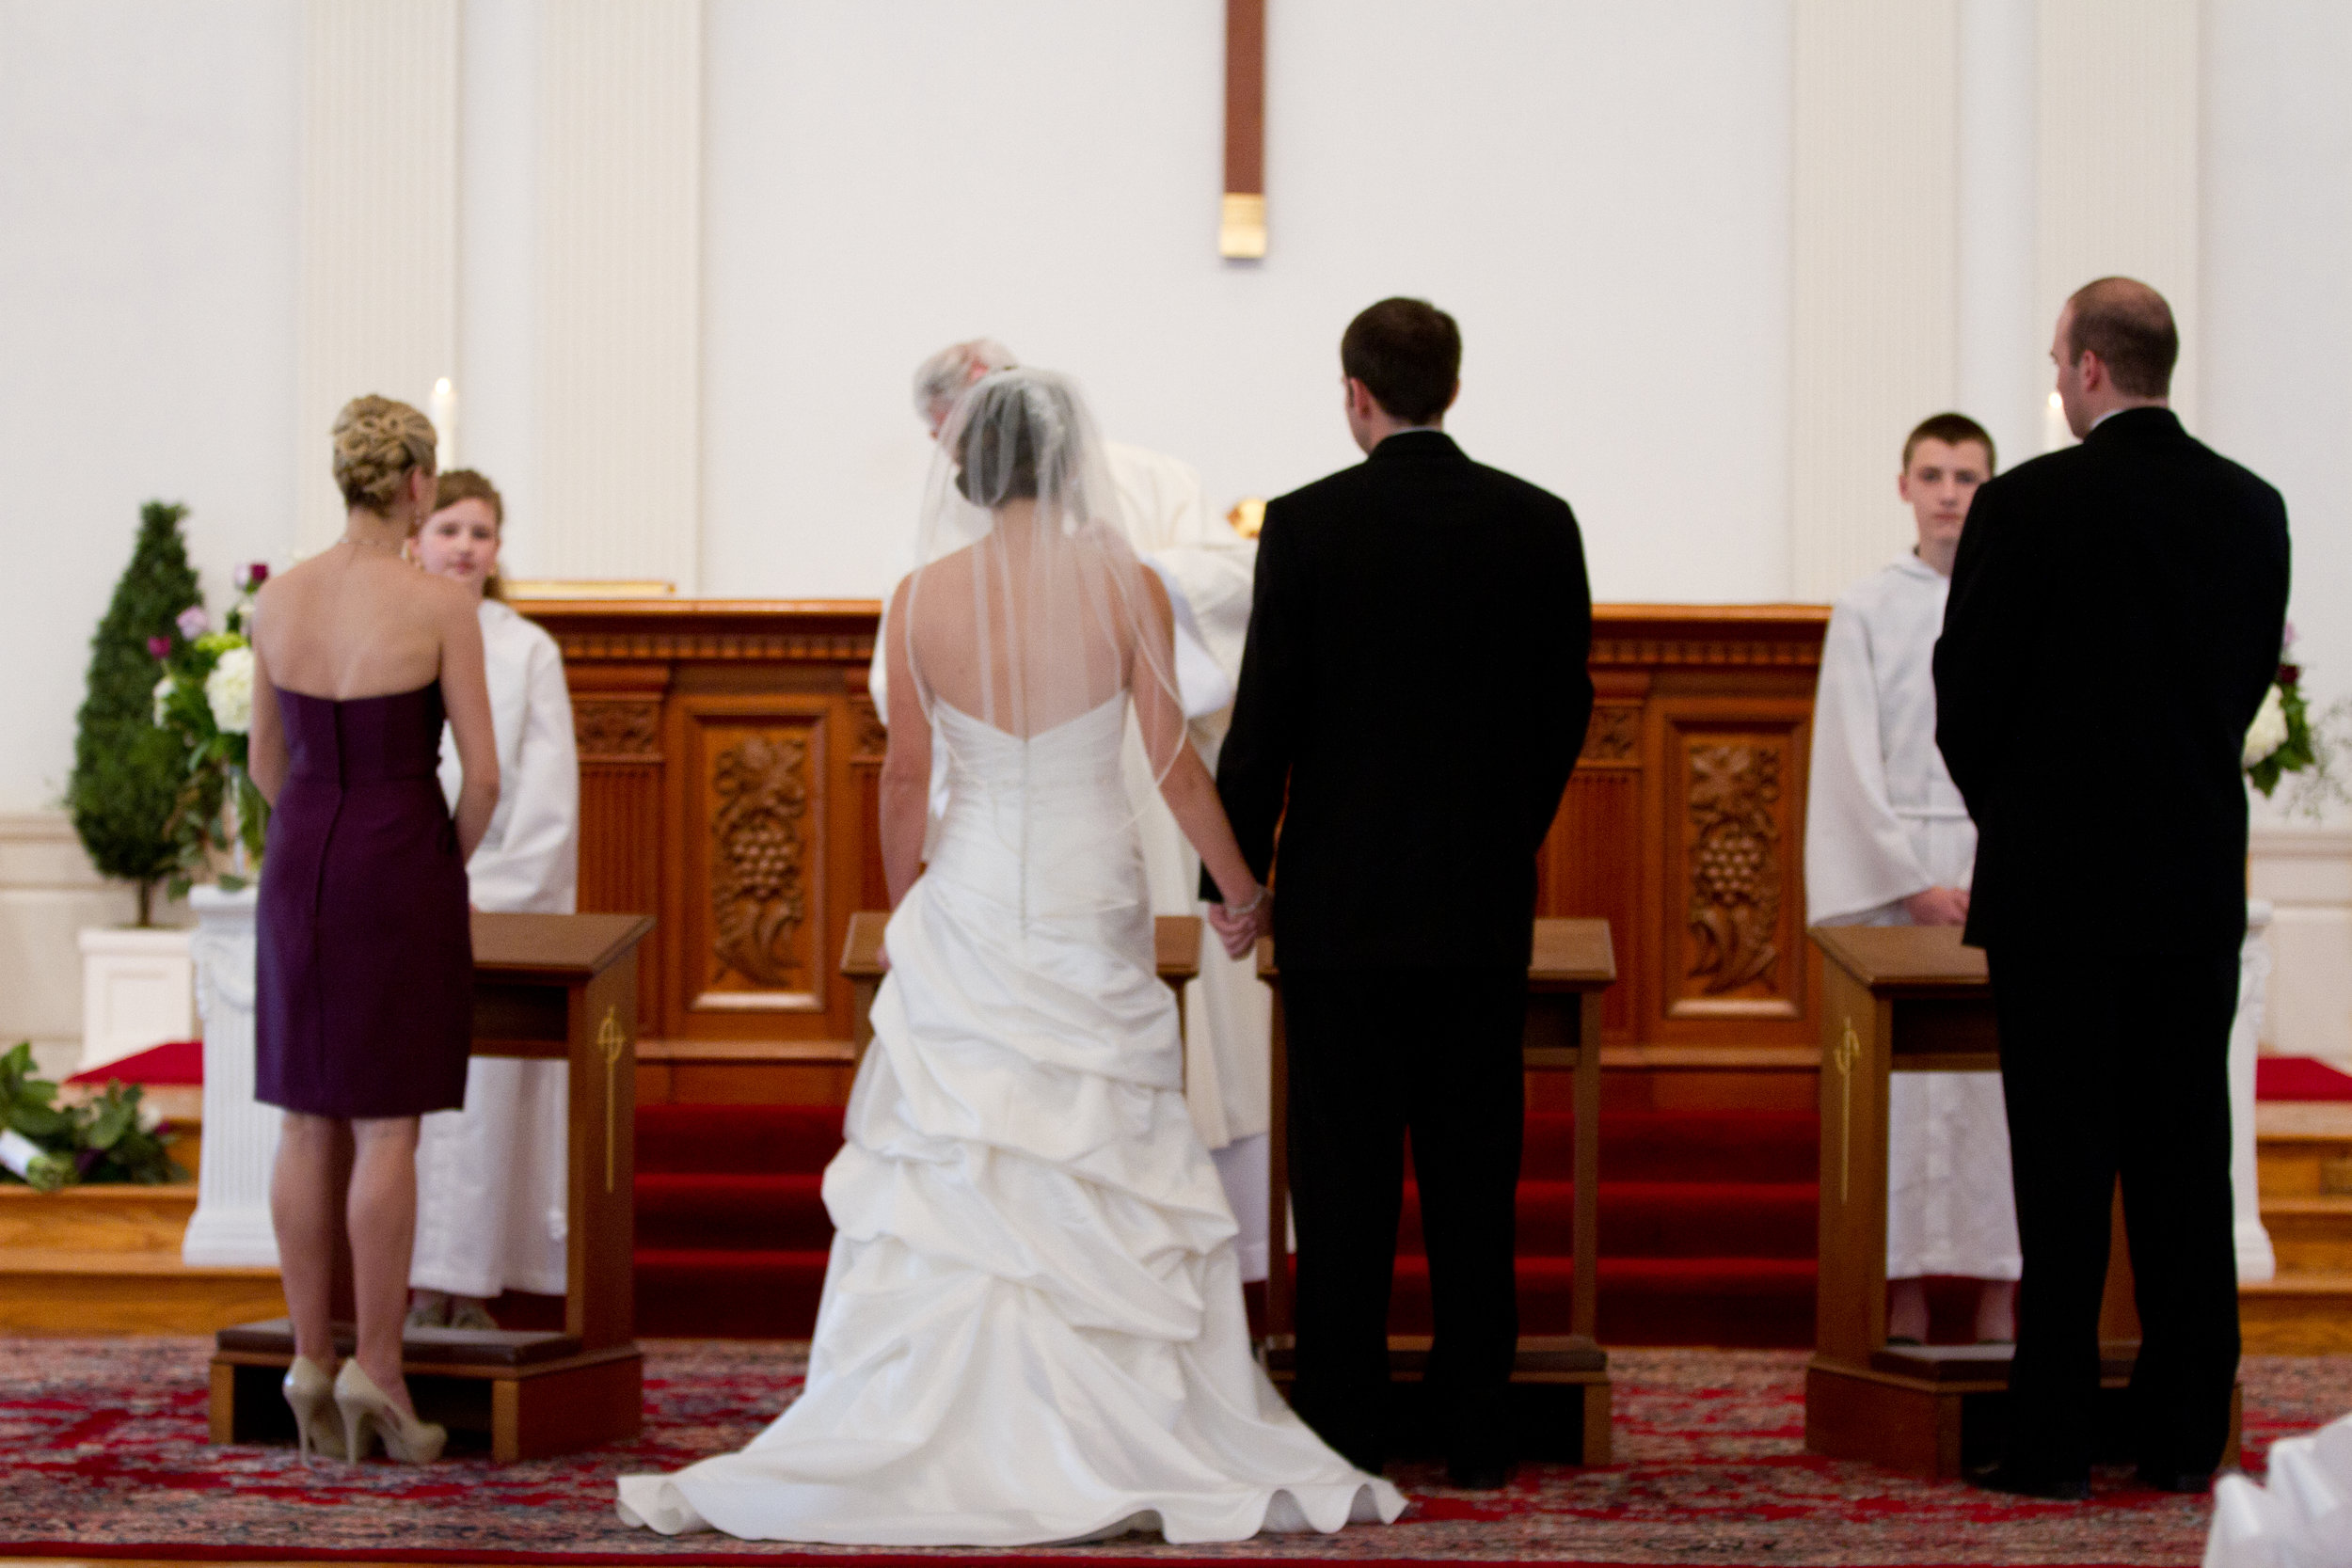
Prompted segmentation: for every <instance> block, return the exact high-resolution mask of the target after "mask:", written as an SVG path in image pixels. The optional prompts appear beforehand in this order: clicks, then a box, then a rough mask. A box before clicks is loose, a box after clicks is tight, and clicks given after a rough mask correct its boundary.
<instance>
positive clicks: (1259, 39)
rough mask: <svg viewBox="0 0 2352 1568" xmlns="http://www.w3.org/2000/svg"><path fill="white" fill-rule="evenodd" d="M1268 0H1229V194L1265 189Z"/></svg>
mask: <svg viewBox="0 0 2352 1568" xmlns="http://www.w3.org/2000/svg"><path fill="white" fill-rule="evenodd" d="M1265 6H1266V0H1225V194H1226V195H1228V196H1263V195H1264V194H1265Z"/></svg>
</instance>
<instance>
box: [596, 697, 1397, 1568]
mask: <svg viewBox="0 0 2352 1568" xmlns="http://www.w3.org/2000/svg"><path fill="white" fill-rule="evenodd" d="M1127 707H1128V700H1127V696H1126V694H1125V693H1123V692H1122V693H1120V695H1119V696H1118V697H1116V698H1114V699H1113V700H1112V701H1110V702H1108V703H1105V704H1104V705H1101V706H1099V707H1096V708H1094V709H1093V710H1092V711H1090V712H1089V713H1086V714H1084V715H1082V716H1080V717H1078V718H1076V719H1073V720H1072V721H1068V722H1066V723H1063V724H1060V725H1058V726H1057V727H1055V728H1053V729H1050V730H1046V731H1044V732H1042V733H1041V734H1039V735H1037V736H1033V737H1031V738H1029V739H1027V740H1024V739H1022V738H1020V737H1018V736H1012V735H1009V734H1007V733H1005V732H1004V731H1002V730H998V729H994V728H992V727H991V726H989V725H987V724H984V723H982V722H981V721H979V720H977V719H974V718H972V717H970V716H969V715H966V714H963V713H961V712H959V711H957V710H956V709H954V708H953V707H950V706H948V705H946V704H945V703H942V704H940V705H938V706H937V708H936V711H935V712H934V715H933V725H934V728H933V742H934V745H935V746H938V747H941V748H942V749H944V750H945V751H946V753H947V755H948V756H949V757H950V758H951V759H952V760H951V763H950V766H949V770H948V781H947V783H948V801H947V806H946V812H945V814H944V816H943V817H942V820H941V822H940V825H939V828H938V831H937V834H936V838H935V841H934V843H933V845H932V847H931V852H930V859H929V863H928V866H927V868H926V870H925V871H924V873H923V875H922V876H921V878H919V879H917V880H916V882H915V884H914V887H913V889H912V890H911V891H910V892H909V894H908V895H907V897H906V898H905V899H904V900H903V901H902V902H901V903H900V905H899V907H898V911H897V912H896V913H895V914H893V915H892V917H891V920H890V926H889V931H888V936H887V939H886V941H887V948H888V952H889V956H890V964H891V968H890V973H889V975H888V977H887V978H886V979H884V981H883V982H882V987H881V990H880V991H879V992H878V994H877V995H876V997H875V1001H874V1008H873V1027H874V1035H873V1043H872V1045H871V1047H870V1048H869V1049H868V1050H867V1052H866V1058H865V1061H864V1063H863V1065H862V1066H861V1067H860V1069H859V1070H858V1075H857V1081H856V1084H855V1086H854V1087H853V1089H852V1090H851V1093H850V1103H849V1108H848V1112H847V1115H846V1117H845V1132H846V1135H847V1142H846V1145H845V1147H844V1148H842V1150H841V1152H840V1154H839V1155H838V1156H837V1157H836V1158H835V1159H834V1162H833V1164H832V1165H831V1166H830V1167H829V1168H828V1169H827V1171H826V1172H825V1183H824V1195H825V1205H826V1208H827V1209H828V1211H830V1212H831V1213H832V1216H833V1220H834V1227H835V1234H834V1244H833V1256H832V1259H831V1262H830V1265H829V1267H828V1269H827V1272H826V1276H825V1289H824V1299H823V1303H822V1305H821V1307H819V1308H818V1318H817V1330H816V1340H815V1343H814V1344H813V1345H812V1346H811V1349H810V1354H809V1369H808V1382H807V1386H806V1389H805V1390H804V1391H803V1394H802V1395H801V1397H800V1399H799V1400H798V1401H796V1402H794V1403H793V1404H792V1405H791V1406H790V1408H788V1409H787V1410H786V1411H785V1413H784V1414H783V1415H782V1416H780V1417H778V1418H777V1419H776V1420H775V1422H774V1423H773V1424H772V1425H771V1426H770V1427H769V1428H768V1429H767V1430H766V1431H765V1432H763V1433H760V1435H759V1436H758V1437H756V1438H755V1439H754V1440H753V1441H752V1442H751V1444H750V1445H749V1446H748V1447H746V1448H744V1449H741V1450H739V1451H738V1452H735V1453H731V1454H724V1455H722V1456H720V1457H718V1458H714V1459H708V1460H705V1461H704V1462H702V1463H701V1464H699V1465H693V1466H691V1467H690V1468H688V1469H686V1470H682V1471H680V1472H678V1473H676V1474H675V1475H670V1476H627V1477H623V1478H622V1480H621V1482H620V1511H621V1516H622V1518H624V1519H625V1520H627V1521H628V1522H629V1523H631V1524H643V1525H646V1526H650V1527H651V1528H654V1529H657V1530H660V1531H663V1532H664V1533H673V1534H675V1533H677V1532H680V1531H685V1530H692V1529H701V1528H717V1529H721V1530H724V1531H726V1532H727V1533H729V1534H731V1535H736V1536H739V1537H743V1538H745V1539H752V1540H783V1541H805V1542H829V1543H839V1544H872V1545H923V1544H958V1545H977V1546H1009V1545H1022V1544H1038V1543H1046V1542H1057V1541H1073V1540H1082V1539H1087V1538H1089V1537H1099V1536H1102V1535H1105V1534H1111V1533H1116V1532H1118V1531H1120V1530H1121V1529H1123V1528H1154V1527H1156V1528H1158V1529H1159V1530H1160V1531H1161V1532H1162V1533H1163V1534H1164V1535H1165V1537H1166V1538H1167V1539H1168V1541H1169V1542H1171V1543H1176V1544H1192V1543H1200V1542H1212V1541H1232V1540H1240V1539H1244V1538H1246V1537H1248V1536H1250V1535H1253V1534H1255V1533H1257V1532H1258V1531H1259V1530H1261V1529H1274V1530H1284V1529H1292V1530H1295V1529H1305V1528H1312V1529H1318V1530H1335V1529H1338V1528H1340V1527H1341V1526H1342V1525H1343V1524H1345V1523H1348V1522H1349V1521H1351V1520H1354V1521H1358V1522H1373V1521H1380V1522H1386V1521H1390V1520H1393V1519H1394V1518H1395V1517H1396V1516H1397V1514H1398V1513H1400V1512H1401V1511H1402V1510H1403V1507H1404V1499H1403V1498H1402V1497H1400V1496H1399V1494H1398V1493H1397V1491H1396V1489H1395V1488H1394V1487H1392V1486H1391V1485H1390V1484H1389V1483H1388V1482H1387V1481H1381V1480H1378V1479H1376V1478H1375V1477H1372V1476H1369V1475H1366V1474H1364V1473H1363V1472H1361V1471H1359V1470H1357V1469H1355V1468H1353V1467H1352V1466H1350V1465H1348V1464H1347V1462H1346V1461H1345V1460H1343V1459H1342V1458H1340V1457H1339V1456H1338V1455H1337V1454H1335V1453H1334V1452H1332V1451H1331V1450H1330V1449H1328V1448H1327V1447H1326V1446H1325V1445H1324V1444H1323V1443H1322V1441H1321V1440H1320V1439H1318V1438H1317V1437H1316V1436H1315V1435H1314V1433H1312V1432H1311V1431H1310V1430H1309V1429H1308V1428H1307V1427H1306V1425H1305V1424H1304V1423H1303V1422H1301V1421H1300V1420H1299V1419H1298V1418H1297V1417H1295V1415H1293V1414H1292V1413H1291V1411H1290V1408H1289V1407H1288V1406H1287V1405H1286V1404H1285V1403H1283V1402H1282V1400H1281V1398H1280V1396H1279V1395H1278V1394H1277V1393H1276V1392H1275V1390H1274V1387H1273V1386H1272V1385H1271V1384H1270V1383H1268V1382H1267V1380H1266V1378H1265V1375H1264V1373H1263V1370H1261V1369H1260V1368H1259V1367H1258V1365H1257V1363H1256V1362H1255V1361H1253V1360H1252V1359H1251V1357H1250V1353H1249V1339H1248V1327H1247V1324H1246V1322H1245V1320H1244V1317H1243V1312H1242V1298H1241V1285H1240V1274H1239V1269H1238V1265H1237V1263H1236V1260H1235V1257H1234V1252H1233V1247H1232V1237H1233V1235H1234V1231H1235V1227H1234V1224H1233V1220H1232V1213H1231V1212H1230V1211H1229V1210H1228V1209H1227V1207H1226V1202H1225V1197H1224V1194H1223V1192H1222V1190H1221V1188H1220V1187H1219V1185H1218V1182H1217V1177H1216V1170H1215V1167H1214V1166H1213V1165H1212V1164H1210V1161H1209V1157H1208V1155H1207V1153H1206V1152H1205V1151H1204V1149H1203V1148H1201V1145H1200V1139H1199V1137H1198V1136H1197V1135H1196V1134H1195V1132H1194V1131H1193V1127H1192V1123H1191V1120H1190V1116H1189V1113H1188V1112H1187V1110H1186V1108H1185V1104H1184V1095H1183V1092H1182V1089H1181V1086H1180V1074H1181V1060H1182V1056H1181V1053H1182V1043H1181V1041H1180V1039H1179V1037H1178V1031H1177V1024H1176V1010H1175V1005H1174V999H1173V998H1172V997H1171V996H1170V995H1169V993H1168V990H1167V988H1166V987H1164V986H1163V985H1162V984H1161V983H1160V981H1159V979H1158V977H1157V974H1156V973H1155V968H1154V962H1153V956H1152V918H1151V914H1150V911H1149V909H1148V907H1147V905H1146V902H1145V895H1144V884H1143V870H1142V863H1141V860H1140V856H1139V852H1138V851H1137V848H1136V832H1135V828H1134V825H1133V824H1132V822H1130V821H1128V820H1127V814H1128V809H1129V808H1128V806H1127V802H1126V797H1125V795H1124V793H1123V791H1122V788H1121V785H1120V742H1121V736H1122V735H1123V734H1124V729H1125V725H1126V719H1127Z"/></svg>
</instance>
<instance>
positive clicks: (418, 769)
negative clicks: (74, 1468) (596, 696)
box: [252, 397, 499, 1464]
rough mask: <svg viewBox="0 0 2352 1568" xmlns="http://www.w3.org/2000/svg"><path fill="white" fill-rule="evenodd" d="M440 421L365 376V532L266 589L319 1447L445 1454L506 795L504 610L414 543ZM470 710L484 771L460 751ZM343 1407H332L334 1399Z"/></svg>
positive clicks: (261, 673) (287, 1179)
mask: <svg viewBox="0 0 2352 1568" xmlns="http://www.w3.org/2000/svg"><path fill="white" fill-rule="evenodd" d="M433 448H434V433H433V426H432V424H431V423H430V422H429V421H428V420H426V419H425V417H424V416H423V415H421V414H420V413H418V412H417V411H416V410H415V409H414V408H411V407H409V406H408V405H407V404H402V403H393V402H391V401H389V399H385V398H377V397H364V398H358V399H355V400H353V401H352V402H351V403H350V404H347V405H345V407H344V408H343V411H342V415H341V416H339V417H338V418H337V420H335V482H336V483H337V484H338V485H340V486H341V487H342V493H343V500H344V502H345V503H346V504H347V505H348V506H349V507H350V509H351V510H350V515H349V519H348V521H347V522H346V524H345V526H344V529H343V534H342V538H341V539H339V540H337V541H336V543H335V544H334V545H333V546H330V547H329V548H328V549H326V550H325V551H323V552H322V553H320V554H318V555H315V556H312V557H311V558H310V560H308V561H305V562H302V563H301V564H300V565H298V566H295V567H294V569H293V570H291V571H288V572H285V573H283V574H281V575H279V576H277V577H273V578H270V579H269V582H268V584H267V585H266V586H265V587H264V588H263V589H262V593H261V595H260V597H259V598H258V599H257V600H256V601H255V604H254V607H253V653H254V702H253V730H252V768H253V782H254V784H256V785H257V786H259V788H260V789H261V791H262V795H263V796H264V797H266V798H267V799H268V800H269V801H270V803H271V805H272V807H273V808H275V809H274V811H273V813H272V815H271V817H270V824H269V843H268V852H267V853H266V854H265V855H264V857H263V858H262V893H261V910H260V938H261V942H260V949H261V951H260V964H259V970H258V973H257V974H256V982H257V996H256V1001H255V1012H256V1016H255V1029H256V1041H255V1048H256V1062H255V1081H256V1085H257V1090H256V1092H257V1095H258V1097H259V1098H260V1099H261V1100H262V1101H264V1102H266V1103H268V1104H272V1105H278V1106H281V1107H283V1108H284V1110H285V1113H286V1117H285V1131H284V1132H283V1134H282V1135H281V1137H280V1139H279V1142H278V1165H277V1169H276V1171H275V1172H274V1173H273V1175H272V1177H271V1181H270V1215H271V1219H272V1221H273V1222H274V1223H275V1225H276V1227H277V1231H278V1269H279V1273H280V1274H281V1275H282V1276H283V1278H284V1282H285V1290H286V1307H287V1310H288V1312H289V1313H290V1314H291V1315H292V1316H293V1318H294V1352H295V1354H294V1365H293V1367H292V1368H291V1369H290V1370H288V1371H287V1373H286V1402H287V1403H288V1404H290V1405H292V1406H293V1407H294V1419H295V1422H296V1424H297V1426H298V1427H299V1429H300V1433H301V1443H302V1448H303V1451H304V1453H305V1454H306V1455H307V1454H308V1453H309V1452H310V1449H319V1450H320V1451H322V1452H325V1453H327V1454H330V1455H334V1456H337V1457H348V1458H351V1459H354V1460H358V1459H364V1458H366V1457H367V1453H368V1449H369V1448H370V1446H371V1444H372V1441H373V1439H374V1438H377V1437H380V1438H381V1439H382V1440H383V1444H384V1449H385V1451H386V1452H387V1453H388V1454H389V1455H390V1456H391V1457H392V1458H394V1459H396V1460H402V1461H405V1462H406V1463H409V1464H422V1463H425V1462H427V1461H430V1460H432V1459H434V1458H437V1457H438V1455H439V1453H440V1450H441V1444H442V1441H443V1440H444V1438H445V1436H446V1433H444V1432H443V1431H442V1429H441V1428H440V1427H438V1426H436V1425H433V1424H432V1423H430V1422H426V1421H420V1420H419V1419H417V1416H416V1409H415V1407H414V1406H413V1405H412V1404H411V1403H410V1402H409V1399H408V1389H407V1385H406V1383H405V1381H404V1380H403V1378H402V1376H401V1348H400V1340H401V1323H402V1320H403V1318H404V1317H405V1314H406V1308H407V1294H408V1255H409V1249H410V1245H411V1243H412V1242H413V1240H414V1238H415V1234H416V1223H417V1176H416V1152H417V1118H418V1117H420V1116H421V1115H423V1114H424V1113H425V1112H427V1111H441V1110H453V1109H455V1108H457V1107H458V1106H460V1105H462V1104H463V1103H464V1102H465V1097H466V1059H467V1053H468V1051H469V1039H470V1036H471V1033H472V1028H471V1024H472V1010H473V954H472V942H471V939H470V936H469V931H468V920H467V898H466V858H467V857H468V856H469V855H470V854H471V853H472V852H473V847H474V845H475V844H476V843H477V842H479V841H480V839H481V837H482V834H483V831H484V830H485V828H486V827H487V826H488V824H489V821H490V813H491V808H492V807H494V806H495V805H496V804H497V803H498V787H499V782H498V753H497V752H496V750H495V748H494V745H493V741H492V737H491V731H490V695H489V690H488V688H487V686H486V685H485V680H484V674H483V654H482V627H481V624H480V622H479V621H478V620H477V618H476V616H475V611H474V600H473V595H472V594H469V593H468V592H467V591H466V589H465V587H464V585H462V584H459V583H455V582H452V581H450V580H449V579H447V578H437V577H428V576H426V575H425V574H424V573H422V572H421V571H419V570H417V569H416V568H415V567H414V566H412V565H410V564H409V563H408V562H406V561H405V560H403V559H402V554H401V549H402V546H403V544H404V543H405V541H406V539H407V537H408V534H409V532H410V531H412V530H413V529H414V528H415V527H416V526H417V524H418V523H419V522H420V521H421V519H422V518H423V517H425V516H426V515H428V514H429V513H431V511H432V510H433V498H434V464H433ZM444 716H446V718H447V720H448V721H449V726H450V728H451V730H452V731H453V733H454V735H455V736H456V741H457V755H458V760H459V763H460V764H461V766H462V767H463V768H464V772H465V784H464V786H463V788H462V789H461V790H460V792H459V794H458V799H457V809H456V814H455V817H454V819H453V818H452V816H451V813H450V810H449V807H448V806H447V805H446V804H445V803H444V801H443V798H442V795H441V787H440V784H439V781H438V779H437V777H436V771H437V768H438V766H439V762H440V743H441V724H442V720H443V718H444ZM338 1123H348V1124H349V1126H350V1128H351V1134H352V1140H353V1147H354V1150H355V1163H354V1164H353V1167H352V1172H351V1187H350V1192H349V1196H348V1199H347V1205H346V1210H345V1216H346V1218H345V1223H346V1228H347V1229H348V1231H349V1233H350V1237H351V1254H352V1283H353V1289H354V1293H355V1295H356V1297H357V1305H358V1320H359V1321H358V1347H357V1353H356V1354H354V1355H353V1357H352V1358H351V1359H350V1360H349V1361H347V1362H345V1363H343V1365H342V1370H341V1371H340V1373H338V1372H337V1371H336V1368H335V1342H334V1337H333V1333H332V1329H331V1327H330V1325H329V1322H328V1310H329V1308H328V1291H329V1287H330V1282H331V1275H332V1268H333V1258H334V1243H335V1207H336V1194H335V1192H334V1190H333V1175H334V1150H335V1143H336V1125H337V1124H338ZM329 1405H332V1406H333V1407H334V1412H333V1418H331V1419H330V1417H329V1412H328V1406H329Z"/></svg>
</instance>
